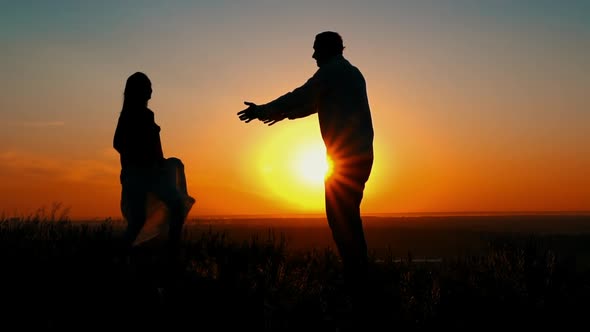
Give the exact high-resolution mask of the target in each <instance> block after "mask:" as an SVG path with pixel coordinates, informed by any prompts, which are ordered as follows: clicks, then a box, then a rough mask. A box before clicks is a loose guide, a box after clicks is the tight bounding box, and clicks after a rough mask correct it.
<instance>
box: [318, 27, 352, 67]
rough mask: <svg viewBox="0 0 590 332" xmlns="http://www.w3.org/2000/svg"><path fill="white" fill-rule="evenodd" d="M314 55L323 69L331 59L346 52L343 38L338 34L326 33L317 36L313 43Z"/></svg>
mask: <svg viewBox="0 0 590 332" xmlns="http://www.w3.org/2000/svg"><path fill="white" fill-rule="evenodd" d="M313 50H314V52H313V55H312V58H314V59H315V61H316V63H317V65H318V67H321V66H322V65H323V64H325V63H326V62H327V61H329V60H330V59H331V58H333V57H334V56H337V55H341V54H342V51H343V50H344V45H343V43H342V37H340V35H339V34H338V33H337V32H332V31H324V32H322V33H319V34H317V35H316V36H315V42H314V43H313Z"/></svg>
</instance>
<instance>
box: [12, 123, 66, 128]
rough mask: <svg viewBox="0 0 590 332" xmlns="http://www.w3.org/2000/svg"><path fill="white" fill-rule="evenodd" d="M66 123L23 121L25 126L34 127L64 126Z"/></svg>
mask: <svg viewBox="0 0 590 332" xmlns="http://www.w3.org/2000/svg"><path fill="white" fill-rule="evenodd" d="M65 124H66V123H65V122H64V121H33V122H23V123H22V125H23V126H25V127H32V128H47V127H63V126H65Z"/></svg>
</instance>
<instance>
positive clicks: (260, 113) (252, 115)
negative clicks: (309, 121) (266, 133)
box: [238, 101, 287, 126]
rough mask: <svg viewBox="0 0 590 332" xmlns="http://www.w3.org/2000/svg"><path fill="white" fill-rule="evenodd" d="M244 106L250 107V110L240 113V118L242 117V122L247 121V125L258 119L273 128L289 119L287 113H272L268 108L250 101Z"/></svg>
mask: <svg viewBox="0 0 590 332" xmlns="http://www.w3.org/2000/svg"><path fill="white" fill-rule="evenodd" d="M244 104H246V105H248V108H246V109H245V110H242V111H240V112H238V116H239V117H240V120H242V121H245V122H246V123H248V122H250V121H252V120H254V119H258V120H260V121H262V122H263V123H265V124H267V125H269V126H272V125H273V124H275V123H277V122H279V121H282V120H284V119H286V118H287V115H286V114H285V113H281V112H272V111H270V110H269V109H267V108H266V107H263V106H259V105H256V104H254V103H252V102H249V101H245V102H244Z"/></svg>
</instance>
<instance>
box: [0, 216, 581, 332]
mask: <svg viewBox="0 0 590 332" xmlns="http://www.w3.org/2000/svg"><path fill="white" fill-rule="evenodd" d="M59 208H60V207H59V206H58V207H57V208H55V207H54V209H52V210H51V211H50V212H48V213H46V212H43V211H38V213H37V214H36V215H34V216H28V217H17V218H14V217H13V218H8V217H2V219H0V268H1V271H2V272H1V273H0V285H1V286H0V292H1V293H0V294H1V296H0V304H1V305H2V307H3V308H5V309H4V310H3V311H1V313H0V315H1V317H0V319H1V320H0V324H2V325H4V326H8V325H16V326H19V327H20V328H26V327H29V328H37V329H44V330H47V329H50V330H52V329H56V330H57V329H64V328H82V329H86V328H90V327H92V328H102V329H107V328H108V329H111V328H115V327H120V328H127V329H134V330H138V329H141V328H154V327H163V328H166V329H167V330H180V329H182V330H186V329H191V330H199V329H200V330H203V329H205V330H208V329H213V328H214V329H222V330H225V329H230V328H231V329H240V330H250V329H254V330H258V331H263V330H264V331H301V330H304V329H312V330H322V331H340V330H342V329H344V328H346V327H348V326H351V317H353V315H352V314H353V313H354V312H353V311H352V307H351V303H350V298H349V297H348V296H347V293H346V292H345V290H344V287H343V283H342V279H341V265H340V261H339V259H338V255H337V254H336V253H334V252H333V251H331V250H330V249H317V248H315V249H310V250H308V251H290V250H289V248H288V247H287V245H286V242H285V240H284V237H282V236H281V235H280V234H275V233H273V232H269V233H268V234H267V236H265V237H252V238H250V239H249V240H247V241H241V242H240V241H234V240H232V239H231V238H230V237H229V236H228V235H227V234H226V233H223V232H216V231H212V230H209V231H204V232H199V233H194V234H189V233H185V238H184V241H183V245H182V250H181V256H180V257H179V259H178V261H177V262H175V264H174V265H172V266H170V265H166V264H165V263H163V260H162V259H161V252H162V250H160V249H159V248H158V246H157V245H156V246H146V247H143V248H138V249H137V250H136V251H135V252H134V253H133V254H132V255H131V256H124V255H121V254H120V252H119V251H117V250H116V248H117V246H118V239H119V235H120V234H119V233H120V231H119V228H118V227H116V226H117V225H115V223H113V222H112V221H110V220H106V221H104V222H102V223H97V224H96V225H93V226H90V225H86V224H76V223H73V222H71V221H70V220H69V219H68V218H67V217H66V214H59V213H57V212H58V211H57V210H59ZM576 241H579V245H580V246H584V245H585V246H586V247H587V246H588V245H589V243H590V242H588V238H587V237H580V238H576ZM556 243H557V242H555V241H552V238H551V237H538V236H512V237H505V236H498V237H495V238H491V239H490V240H489V243H488V248H487V250H486V251H485V252H484V253H482V254H478V255H464V256H460V255H457V256H455V257H452V258H449V259H445V260H442V261H440V262H435V263H423V262H419V261H414V260H413V258H412V256H411V254H408V256H407V257H402V259H401V260H400V259H399V258H400V257H394V256H393V255H385V256H381V257H375V256H371V265H370V282H369V285H368V290H367V295H368V301H367V303H365V304H364V306H363V308H364V309H366V310H365V311H366V312H367V313H366V316H364V321H363V323H362V324H363V326H364V327H365V328H364V330H373V329H374V330H379V331H381V330H402V331H421V330H433V329H442V328H445V329H453V330H474V329H477V330H488V329H489V330H492V329H498V328H505V327H512V328H527V329H532V328H548V327H555V328H560V329H563V328H564V327H566V326H568V325H572V326H573V325H574V324H576V323H584V322H585V315H586V314H587V312H589V311H588V310H589V309H590V268H588V267H587V266H585V265H584V264H581V263H580V262H581V261H582V260H580V258H579V257H577V256H575V255H571V254H570V253H569V251H567V253H566V254H563V253H562V252H560V247H559V246H555V244H556Z"/></svg>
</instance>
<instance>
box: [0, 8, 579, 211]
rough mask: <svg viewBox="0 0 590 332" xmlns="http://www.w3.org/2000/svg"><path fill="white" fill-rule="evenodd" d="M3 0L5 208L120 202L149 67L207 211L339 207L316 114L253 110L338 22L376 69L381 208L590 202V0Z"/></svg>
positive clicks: (376, 180)
mask: <svg viewBox="0 0 590 332" xmlns="http://www.w3.org/2000/svg"><path fill="white" fill-rule="evenodd" d="M0 7H1V8H2V10H1V11H0V44H1V45H2V47H1V49H2V51H1V52H0V73H2V74H1V75H0V142H1V143H0V214H4V215H27V214H31V213H35V211H37V210H38V209H40V208H44V207H50V206H51V205H52V204H54V203H56V202H57V203H61V204H62V205H63V206H65V207H68V208H69V214H70V217H72V218H74V219H75V218H108V217H111V218H120V217H121V212H120V208H119V202H120V194H121V193H120V191H121V187H120V183H119V172H120V163H119V159H118V158H119V157H118V154H117V152H116V151H115V150H114V149H113V147H112V138H113V134H114V130H115V126H116V123H117V119H118V115H119V112H120V110H121V104H122V94H123V88H124V84H125V80H126V79H127V77H128V76H129V75H131V74H132V73H134V72H136V71H142V72H144V73H146V74H147V75H148V76H149V78H150V79H151V81H152V87H153V91H154V92H153V95H152V99H151V100H150V103H149V107H150V108H151V109H152V110H153V111H154V113H155V119H156V122H157V123H158V124H159V125H160V127H161V128H162V129H161V132H160V136H161V140H162V145H163V150H164V154H165V156H166V157H177V158H180V159H181V160H182V161H183V163H184V165H185V171H186V176H187V181H188V190H189V194H191V195H192V196H193V197H194V198H195V199H196V203H195V205H194V207H193V209H192V210H191V215H192V216H203V215H244V214H294V213H323V211H324V210H323V206H324V205H323V204H324V203H323V183H322V181H321V174H320V177H319V178H318V176H317V169H320V168H321V166H318V165H317V162H318V161H317V160H318V159H321V158H322V157H323V153H324V152H325V148H324V146H323V142H322V140H321V136H320V133H319V127H318V121H317V115H311V116H309V117H307V118H304V119H298V120H292V121H290V120H286V121H283V122H280V123H277V124H275V125H273V126H271V127H268V126H266V125H264V124H263V123H261V122H251V123H248V124H246V123H243V122H240V121H239V119H238V117H237V116H236V113H237V112H238V111H240V110H242V109H244V108H245V106H244V104H243V102H244V101H252V102H255V103H259V104H262V103H266V102H269V101H271V100H273V99H275V98H276V97H278V96H280V95H282V94H284V93H286V92H289V91H291V90H293V89H294V88H296V87H298V86H300V85H302V84H303V83H304V82H305V81H306V80H307V79H308V78H309V77H311V76H312V75H313V74H314V72H315V71H316V70H317V67H316V64H315V61H314V60H313V59H312V57H311V55H312V52H313V49H312V46H313V41H314V37H315V35H316V34H317V33H319V32H322V31H328V30H330V31H336V32H338V33H340V34H341V35H342V37H343V39H344V45H345V50H344V56H345V58H347V59H348V60H349V61H350V62H351V63H352V64H353V65H355V66H356V67H358V68H359V69H360V70H361V72H362V73H363V75H364V77H365V80H366V81H367V92H368V96H369V102H370V107H371V112H372V117H373V126H374V130H375V142H374V144H375V164H374V168H373V172H372V174H371V178H370V179H369V181H368V182H367V185H366V190H365V195H364V199H363V203H362V206H361V208H362V213H363V214H376V213H425V212H449V211H461V212H469V211H503V212H504V211H589V210H590V98H588V92H589V90H588V88H589V87H590V63H589V62H588V61H589V60H588V59H590V19H589V14H588V13H590V2H588V1H567V2H560V1H545V0H537V1H518V2H515V1H502V0H499V1H485V2H484V1H373V0H364V1H337V0H332V1H323V0H314V1H307V0H305V1H270V0H269V1H251V0H244V1H233V2H231V1H220V0H215V1H173V0H172V1H166V2H162V1H147V0H146V1H101V2H95V1H60V0H55V1H51V2H49V1H18V2H17V1H1V6H0ZM318 156H319V157H318ZM310 169H311V170H310Z"/></svg>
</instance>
